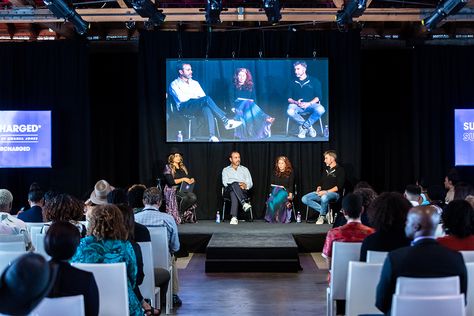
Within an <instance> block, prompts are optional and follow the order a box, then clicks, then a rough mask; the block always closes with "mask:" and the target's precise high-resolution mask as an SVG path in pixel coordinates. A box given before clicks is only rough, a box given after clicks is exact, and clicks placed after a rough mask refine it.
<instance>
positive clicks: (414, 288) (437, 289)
mask: <svg viewBox="0 0 474 316" xmlns="http://www.w3.org/2000/svg"><path fill="white" fill-rule="evenodd" d="M459 284H460V281H459V277H458V276H450V277H440V278H407V277H399V278H397V286H396V288H395V294H398V295H418V296H441V295H457V294H459V293H460V289H459V286H460V285H459Z"/></svg>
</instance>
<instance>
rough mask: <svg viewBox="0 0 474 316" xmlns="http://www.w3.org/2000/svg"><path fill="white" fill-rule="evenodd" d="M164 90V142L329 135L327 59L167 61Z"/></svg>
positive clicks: (305, 138) (277, 139)
mask: <svg viewBox="0 0 474 316" xmlns="http://www.w3.org/2000/svg"><path fill="white" fill-rule="evenodd" d="M250 79H251V80H250ZM164 88H165V89H166V92H167V94H166V95H167V97H166V124H167V135H166V138H167V141H168V142H180V141H183V142H208V141H217V140H218V141H221V142H249V141H250V142H262V141H263V142H315V141H316V142H317V141H328V140H329V137H330V126H329V112H330V111H329V101H328V100H329V97H328V93H329V88H328V60H327V59H207V60H204V59H187V60H176V59H168V60H167V61H166V87H164ZM289 99H290V100H289ZM229 122H230V123H229ZM237 125H238V126H237ZM235 126H237V127H235ZM234 127H235V128H234ZM212 136H214V137H212Z"/></svg>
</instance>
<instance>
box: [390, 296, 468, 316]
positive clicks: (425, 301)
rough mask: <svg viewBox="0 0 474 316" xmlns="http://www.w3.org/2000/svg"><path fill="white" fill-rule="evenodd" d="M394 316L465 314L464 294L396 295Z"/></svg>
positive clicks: (393, 304) (450, 315)
mask: <svg viewBox="0 0 474 316" xmlns="http://www.w3.org/2000/svg"><path fill="white" fill-rule="evenodd" d="M391 315H392V316H465V315H466V310H465V307H464V295H462V294H458V295H445V296H405V295H394V296H393V303H392V313H391Z"/></svg>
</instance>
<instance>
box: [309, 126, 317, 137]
mask: <svg viewBox="0 0 474 316" xmlns="http://www.w3.org/2000/svg"><path fill="white" fill-rule="evenodd" d="M309 136H311V137H316V130H315V129H314V128H313V127H312V126H311V127H310V128H309Z"/></svg>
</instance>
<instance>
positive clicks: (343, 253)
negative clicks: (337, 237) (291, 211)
mask: <svg viewBox="0 0 474 316" xmlns="http://www.w3.org/2000/svg"><path fill="white" fill-rule="evenodd" d="M361 245H362V243H360V242H334V243H333V246H332V262H331V282H330V283H329V287H328V288H327V289H326V304H327V310H326V311H327V315H328V316H333V315H334V300H345V299H346V281H347V272H348V270H349V261H359V256H360V246H361Z"/></svg>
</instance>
